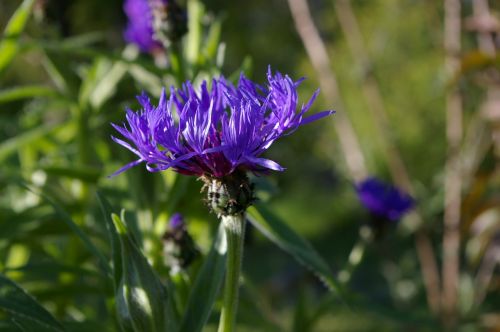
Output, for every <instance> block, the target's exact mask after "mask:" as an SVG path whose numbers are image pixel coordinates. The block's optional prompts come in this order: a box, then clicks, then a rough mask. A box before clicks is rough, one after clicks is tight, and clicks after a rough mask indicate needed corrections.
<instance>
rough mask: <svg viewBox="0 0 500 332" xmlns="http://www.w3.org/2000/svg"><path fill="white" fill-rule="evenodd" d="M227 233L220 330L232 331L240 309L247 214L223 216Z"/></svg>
mask: <svg viewBox="0 0 500 332" xmlns="http://www.w3.org/2000/svg"><path fill="white" fill-rule="evenodd" d="M222 224H223V226H224V230H225V233H226V242H227V258H226V279H225V283H224V298H223V303H222V312H221V316H220V321H219V330H218V332H232V331H234V325H235V321H236V312H237V309H238V293H239V280H240V272H241V262H242V260H243V238H244V236H245V215H244V213H242V214H236V215H229V216H223V217H222Z"/></svg>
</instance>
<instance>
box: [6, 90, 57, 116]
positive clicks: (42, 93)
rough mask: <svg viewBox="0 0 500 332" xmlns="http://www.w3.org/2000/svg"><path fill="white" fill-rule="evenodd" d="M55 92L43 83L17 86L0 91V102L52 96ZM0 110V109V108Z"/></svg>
mask: <svg viewBox="0 0 500 332" xmlns="http://www.w3.org/2000/svg"><path fill="white" fill-rule="evenodd" d="M56 95H57V93H56V92H55V91H54V89H53V88H51V87H48V86H45V85H26V86H18V87H13V88H9V89H5V90H1V91H0V103H6V102H11V101H14V100H19V99H28V98H34V97H53V96H56ZM0 110H2V109H0Z"/></svg>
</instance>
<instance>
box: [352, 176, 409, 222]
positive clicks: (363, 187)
mask: <svg viewBox="0 0 500 332" xmlns="http://www.w3.org/2000/svg"><path fill="white" fill-rule="evenodd" d="M356 191H357V194H358V198H359V200H360V201H361V203H362V204H363V205H364V206H365V207H366V208H367V209H368V210H369V211H370V212H371V213H373V214H374V215H375V216H377V217H382V218H386V219H389V220H391V221H396V220H398V219H400V218H401V217H402V216H403V215H404V214H405V213H406V212H408V211H409V210H411V208H413V205H414V201H413V199H412V198H411V196H410V195H408V194H407V193H405V192H403V191H401V190H399V189H398V188H396V187H393V186H391V185H388V184H386V183H384V182H382V181H380V180H379V179H377V178H373V177H371V178H367V179H365V180H363V181H362V182H360V183H358V184H357V186H356Z"/></svg>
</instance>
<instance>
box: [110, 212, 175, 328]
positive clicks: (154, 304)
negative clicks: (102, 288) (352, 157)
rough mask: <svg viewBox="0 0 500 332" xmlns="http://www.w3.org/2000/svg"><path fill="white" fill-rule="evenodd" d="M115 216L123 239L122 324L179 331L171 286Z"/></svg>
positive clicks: (119, 299)
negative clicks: (162, 279)
mask: <svg viewBox="0 0 500 332" xmlns="http://www.w3.org/2000/svg"><path fill="white" fill-rule="evenodd" d="M111 218H112V220H113V224H114V227H115V231H116V233H117V235H118V237H119V240H120V253H121V258H120V260H121V266H122V273H121V280H120V283H119V286H118V288H117V290H116V296H115V297H116V306H117V313H118V318H119V320H120V325H121V326H122V328H123V329H124V330H126V331H130V330H133V331H136V332H142V331H152V332H155V331H156V332H163V331H176V330H177V327H178V322H177V318H176V316H175V310H174V307H173V305H174V304H173V303H172V301H171V297H169V292H170V291H171V289H170V288H169V289H167V287H166V286H165V285H164V284H163V283H162V282H161V280H160V278H159V277H158V276H157V274H156V272H155V271H154V269H153V268H152V267H151V265H150V264H149V262H148V260H147V259H146V257H144V255H143V254H142V252H141V251H140V250H139V248H138V247H137V245H136V243H135V241H133V239H132V238H131V236H130V235H129V232H128V230H127V227H126V225H125V224H124V223H123V222H122V220H121V219H120V217H118V216H117V215H116V214H113V215H112V217H111Z"/></svg>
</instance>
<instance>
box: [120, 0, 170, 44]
mask: <svg viewBox="0 0 500 332" xmlns="http://www.w3.org/2000/svg"><path fill="white" fill-rule="evenodd" d="M156 1H161V2H163V3H165V4H166V3H167V0H156ZM123 9H124V11H125V14H126V15H127V17H128V24H127V27H126V29H125V32H124V37H125V40H126V41H127V42H129V43H133V44H136V45H137V46H138V47H139V48H140V50H141V51H143V52H152V51H154V50H156V49H159V48H161V47H162V46H161V44H160V43H159V42H157V41H156V40H154V38H153V35H154V31H153V12H152V8H151V4H150V2H149V1H148V0H125V4H124V5H123Z"/></svg>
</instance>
